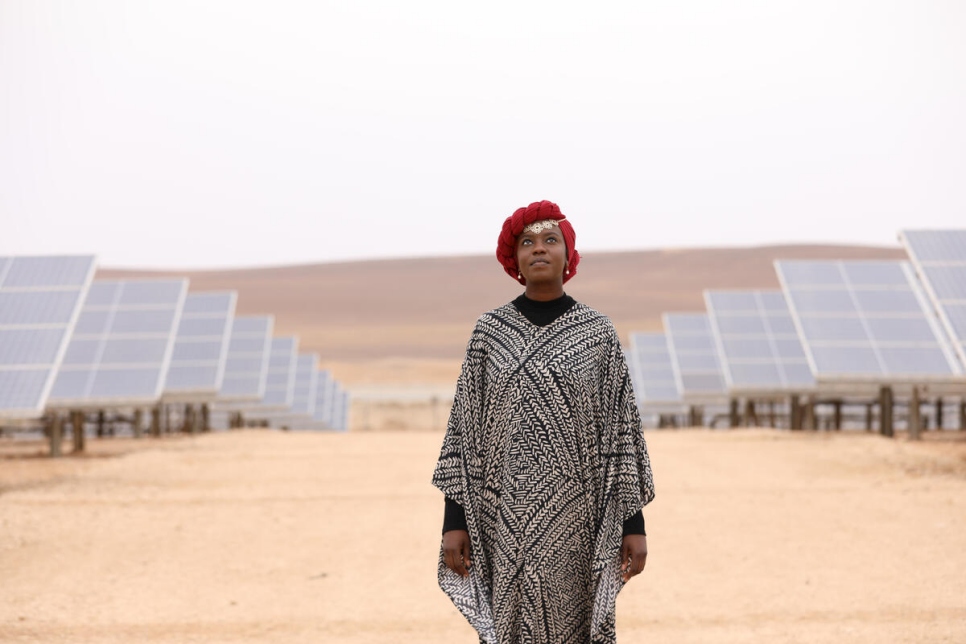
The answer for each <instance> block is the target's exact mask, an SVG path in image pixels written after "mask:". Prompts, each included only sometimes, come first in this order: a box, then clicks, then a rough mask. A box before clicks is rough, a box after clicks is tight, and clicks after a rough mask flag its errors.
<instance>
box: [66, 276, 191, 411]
mask: <svg viewBox="0 0 966 644" xmlns="http://www.w3.org/2000/svg"><path fill="white" fill-rule="evenodd" d="M111 289H113V291H114V292H113V295H111V296H110V300H111V301H110V302H108V301H107V299H105V298H104V295H103V294H105V293H108V292H110V290H111ZM152 289H154V291H155V292H154V293H153V294H152V292H151V291H152ZM159 289H161V290H164V289H168V290H170V292H169V293H168V295H169V296H170V297H169V299H168V300H167V301H159V300H157V299H156V297H157V295H158V293H157V290H159ZM187 293H188V280H187V279H121V280H95V281H94V282H93V283H92V284H91V287H90V289H89V290H88V294H87V299H86V300H85V302H84V306H83V308H82V309H81V318H79V319H78V323H77V325H75V328H74V333H73V335H72V337H71V343H70V344H69V345H68V349H67V353H66V354H65V358H64V362H63V364H62V365H61V368H60V371H59V372H58V375H57V380H55V382H54V387H53V389H52V390H51V396H50V398H49V399H48V401H47V407H48V409H130V408H134V407H147V406H151V405H154V404H156V403H158V402H159V401H160V400H161V394H162V392H163V388H164V382H165V380H166V378H167V373H168V366H169V365H170V364H171V354H172V351H173V350H174V339H175V334H176V331H177V328H178V324H179V322H180V319H181V311H182V309H183V307H184V302H185V298H186V296H187ZM125 300H129V301H125ZM139 313H141V314H145V313H147V314H150V313H157V314H162V315H164V314H167V313H170V314H171V316H170V319H167V320H165V319H161V320H160V322H158V321H155V322H152V324H157V327H156V328H154V329H148V328H146V327H144V326H140V324H144V322H145V320H143V319H142V321H141V322H140V323H138V324H134V325H133V326H132V327H131V328H129V329H123V328H119V327H120V326H121V321H122V320H124V319H125V318H129V319H137V314H139ZM85 315H89V316H90V317H91V319H92V320H97V319H98V318H101V317H103V321H97V322H94V325H95V326H97V325H102V329H101V330H100V331H96V330H89V329H88V328H87V327H86V326H82V322H84V320H83V318H84V316H85ZM125 342H126V343H129V344H128V345H127V346H128V347H142V348H143V347H145V346H146V345H148V343H151V342H154V343H155V347H156V351H157V352H158V353H159V354H160V355H159V356H158V357H157V358H155V359H145V360H142V361H134V360H129V359H123V358H122V357H121V355H120V354H123V353H124V351H123V350H118V351H116V352H115V353H118V354H119V356H118V357H117V358H113V357H112V358H110V359H108V358H107V357H108V354H109V353H111V352H112V349H111V347H112V346H117V345H121V346H123V343H125ZM92 343H95V344H96V346H92V347H91V348H94V349H95V352H96V356H97V357H96V360H94V361H90V362H88V361H86V360H84V359H83V358H79V359H78V360H77V362H73V361H71V360H69V357H70V353H71V351H72V350H74V351H76V352H77V353H81V354H83V353H85V352H86V353H90V349H83V350H82V349H80V348H79V347H82V346H84V345H87V346H91V345H92ZM155 370H156V371H157V373H156V374H153V373H152V375H151V376H150V377H149V378H148V379H146V380H145V381H144V382H143V383H142V384H144V385H145V387H144V389H142V390H140V391H138V392H137V393H118V392H117V390H116V389H115V390H111V393H102V394H97V393H94V391H93V390H94V389H95V388H96V387H97V386H98V378H99V376H106V375H107V374H111V375H114V376H117V375H119V374H122V373H127V374H128V377H127V378H122V379H119V380H118V382H120V383H125V384H128V385H129V384H130V383H131V382H136V379H135V378H133V376H132V374H133V373H135V372H137V371H146V372H154V371H155ZM85 371H88V372H90V373H89V375H88V376H87V380H86V384H85V385H84V388H85V393H84V394H83V395H80V396H75V395H60V396H58V395H56V394H57V387H58V385H61V384H63V383H66V382H69V381H70V380H72V379H76V380H77V381H80V379H81V378H80V377H79V375H78V374H83V373H84V372H85ZM61 379H63V381H62V380H61ZM149 388H150V391H148V389H149ZM107 389H108V390H110V387H107Z"/></svg>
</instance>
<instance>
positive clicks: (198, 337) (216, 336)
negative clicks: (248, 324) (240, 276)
mask: <svg viewBox="0 0 966 644" xmlns="http://www.w3.org/2000/svg"><path fill="white" fill-rule="evenodd" d="M237 298H238V295H237V293H235V291H227V292H219V293H189V294H188V297H187V299H186V300H185V304H184V310H183V311H182V314H181V322H180V323H179V325H178V333H177V336H176V339H175V343H174V353H173V355H172V357H171V367H170V368H169V369H168V377H167V380H166V381H165V385H164V396H165V399H166V400H197V401H199V402H205V401H208V400H211V399H213V398H214V397H215V396H216V395H217V394H218V391H219V390H220V389H221V384H222V380H223V378H224V375H225V361H226V359H227V357H228V345H229V339H230V333H231V328H232V322H233V320H234V317H235V303H236V300H237Z"/></svg>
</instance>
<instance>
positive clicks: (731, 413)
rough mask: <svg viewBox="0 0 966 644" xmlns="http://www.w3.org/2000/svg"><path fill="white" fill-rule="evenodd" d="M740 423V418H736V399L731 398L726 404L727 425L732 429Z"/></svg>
mask: <svg viewBox="0 0 966 644" xmlns="http://www.w3.org/2000/svg"><path fill="white" fill-rule="evenodd" d="M739 424H740V419H739V418H738V399H737V398H732V399H731V400H730V401H729V404H728V425H729V426H730V427H731V428H732V429H734V428H735V427H738V426H739Z"/></svg>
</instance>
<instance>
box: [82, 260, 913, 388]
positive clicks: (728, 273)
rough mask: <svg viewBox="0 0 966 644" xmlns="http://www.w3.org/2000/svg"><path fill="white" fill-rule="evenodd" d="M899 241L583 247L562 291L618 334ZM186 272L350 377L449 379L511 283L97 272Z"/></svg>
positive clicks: (439, 274)
mask: <svg viewBox="0 0 966 644" xmlns="http://www.w3.org/2000/svg"><path fill="white" fill-rule="evenodd" d="M904 257H905V253H904V252H903V251H902V249H900V248H898V247H895V248H885V247H866V246H829V245H787V246H762V247H753V248H702V249H678V250H648V251H634V252H587V253H586V254H584V255H583V258H582V260H581V263H580V268H579V273H578V275H577V276H576V277H575V278H574V279H573V280H572V281H571V282H569V283H568V284H567V292H568V293H570V294H571V295H572V296H574V297H575V298H577V299H578V300H580V301H582V302H584V303H586V304H588V305H590V306H592V307H594V308H596V309H598V310H600V311H602V312H604V313H606V314H607V315H609V316H610V317H611V319H612V320H613V321H614V323H615V325H616V326H617V329H618V331H619V332H620V333H621V337H622V338H623V339H624V340H625V341H626V340H627V334H628V333H629V332H630V331H634V330H660V329H661V320H660V317H661V314H662V313H663V312H665V311H687V310H703V309H704V303H703V300H702V290H703V289H716V288H777V287H778V280H777V277H776V275H775V271H774V269H773V266H772V262H773V261H774V260H775V259H779V258H781V259H900V258H904ZM162 276H185V277H188V278H190V279H191V289H192V290H193V291H204V290H216V289H234V290H237V291H238V292H239V300H238V313H239V314H265V313H274V314H275V320H276V335H284V334H297V335H298V336H299V338H300V350H302V351H317V352H318V353H319V355H320V356H321V358H322V362H323V364H324V365H326V366H328V367H330V368H332V369H333V370H334V371H335V372H336V375H337V377H340V378H342V379H343V380H345V381H347V382H349V383H353V382H355V383H373V382H394V381H398V382H412V381H413V380H416V381H426V382H452V378H454V377H455V373H456V372H457V370H458V365H459V361H460V359H461V357H462V353H463V349H464V347H465V344H466V339H467V337H468V336H469V333H470V331H471V329H472V328H473V323H474V322H475V320H476V318H477V317H478V316H479V315H480V313H482V312H484V311H486V310H488V309H491V308H493V307H496V306H499V305H501V304H503V303H505V302H507V301H509V300H511V299H513V298H514V297H516V295H518V294H519V292H520V290H521V289H520V287H519V285H518V284H516V282H514V281H513V280H512V279H510V278H509V277H508V276H506V275H505V274H504V273H503V271H502V268H501V267H500V266H499V264H498V263H497V262H496V259H494V258H493V257H491V256H472V257H445V258H424V259H396V260H374V261H358V262H340V263H327V264H313V265H302V266H285V267H277V268H253V269H239V270H219V271H187V272H177V271H140V270H128V269H110V268H104V269H101V270H99V271H98V274H97V277H98V278H102V279H106V278H118V277H162Z"/></svg>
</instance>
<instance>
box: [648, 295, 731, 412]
mask: <svg viewBox="0 0 966 644" xmlns="http://www.w3.org/2000/svg"><path fill="white" fill-rule="evenodd" d="M663 320H664V331H665V333H666V335H667V344H668V350H669V352H670V355H671V367H672V368H673V369H674V379H675V382H676V383H677V387H678V391H680V392H681V398H682V399H683V400H684V402H685V403H694V404H709V403H716V402H718V403H720V402H722V401H723V400H724V399H725V398H726V392H725V383H724V376H723V375H722V373H721V363H720V360H719V358H718V350H717V348H716V347H715V343H714V337H713V335H712V333H711V323H710V321H709V320H708V315H707V314H706V313H665V314H664V315H663Z"/></svg>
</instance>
